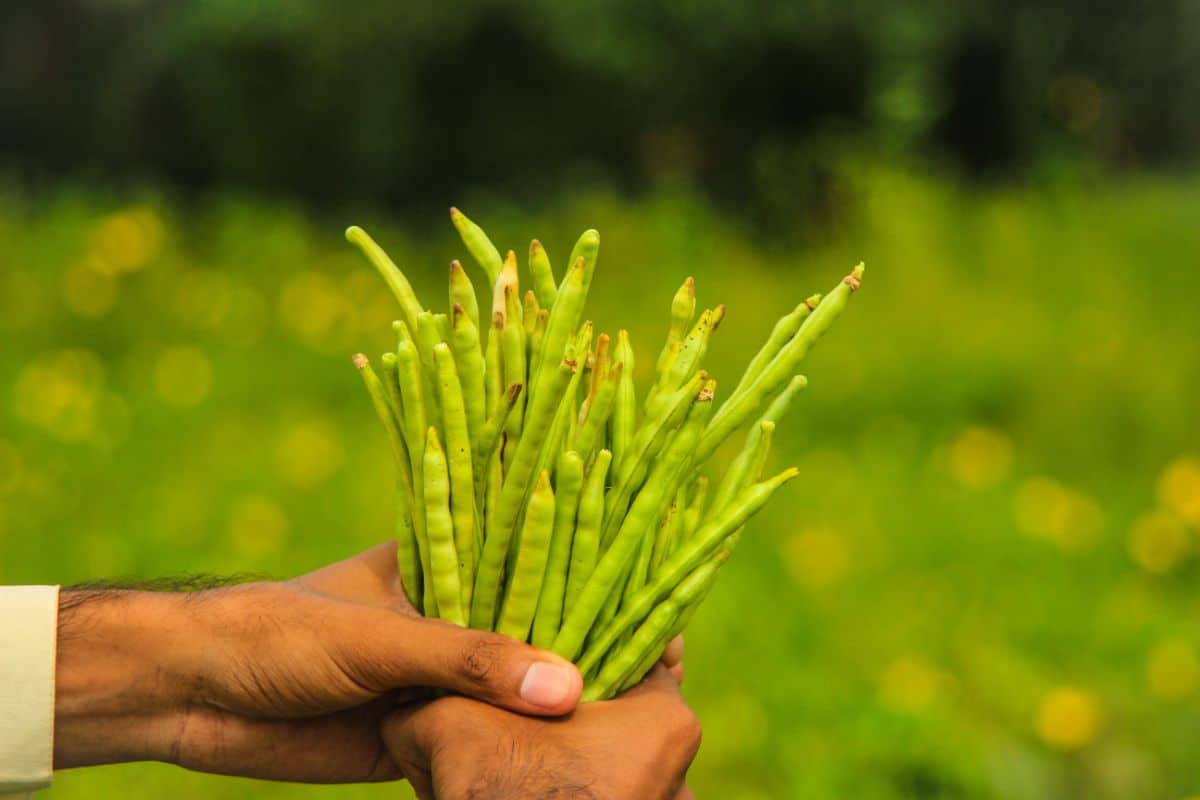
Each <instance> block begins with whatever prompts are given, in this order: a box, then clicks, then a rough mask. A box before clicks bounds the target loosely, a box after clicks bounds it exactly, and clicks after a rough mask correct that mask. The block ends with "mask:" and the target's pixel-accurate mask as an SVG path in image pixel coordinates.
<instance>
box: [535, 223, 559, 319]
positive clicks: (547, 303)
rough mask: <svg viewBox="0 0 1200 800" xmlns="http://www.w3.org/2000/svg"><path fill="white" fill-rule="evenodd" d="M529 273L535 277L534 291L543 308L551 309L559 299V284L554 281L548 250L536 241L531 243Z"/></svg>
mask: <svg viewBox="0 0 1200 800" xmlns="http://www.w3.org/2000/svg"><path fill="white" fill-rule="evenodd" d="M529 272H530V274H532V275H533V291H534V292H535V293H536V294H537V299H538V302H539V303H541V304H542V308H550V307H551V306H553V305H554V301H555V300H556V299H557V298H558V282H557V281H555V280H554V268H553V267H551V266H550V256H548V255H546V248H544V247H542V243H541V242H539V241H538V240H537V239H534V240H533V241H532V242H530V243H529Z"/></svg>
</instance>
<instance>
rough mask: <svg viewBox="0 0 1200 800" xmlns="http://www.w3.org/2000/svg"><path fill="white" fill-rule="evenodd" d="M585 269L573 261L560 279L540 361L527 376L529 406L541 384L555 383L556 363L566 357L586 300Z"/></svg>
mask: <svg viewBox="0 0 1200 800" xmlns="http://www.w3.org/2000/svg"><path fill="white" fill-rule="evenodd" d="M585 268H586V264H585V263H584V261H583V259H579V260H577V261H575V262H574V266H573V267H572V268H571V269H570V270H569V271H568V272H567V274H566V275H565V276H564V277H563V281H562V285H561V286H559V287H558V297H557V298H556V299H555V301H554V307H553V308H551V309H550V317H549V318H548V319H547V321H546V333H545V335H544V336H543V337H542V345H541V351H540V354H539V360H538V362H537V363H536V364H534V365H533V370H532V371H531V372H530V382H529V384H528V385H529V390H528V392H529V395H528V398H527V399H526V402H528V403H533V402H537V400H538V396H537V395H538V393H539V392H540V391H541V387H542V384H545V383H552V382H553V381H554V379H555V378H554V373H555V371H556V370H557V369H558V364H559V361H560V359H562V358H563V357H564V355H565V354H566V351H567V345H568V344H569V343H570V342H571V341H572V340H573V339H574V337H575V335H576V333H577V329H578V327H579V320H580V319H581V318H582V315H583V304H584V301H585V300H586V299H587V291H586V290H585V289H584V283H583V277H584V270H585Z"/></svg>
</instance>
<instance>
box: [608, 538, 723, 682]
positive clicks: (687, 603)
mask: <svg viewBox="0 0 1200 800" xmlns="http://www.w3.org/2000/svg"><path fill="white" fill-rule="evenodd" d="M727 558H729V551H728V550H722V551H720V552H718V553H717V555H715V556H713V558H712V559H710V560H709V561H708V562H705V563H704V564H702V565H700V566H699V567H697V568H696V570H697V572H698V571H701V570H704V573H703V577H701V578H700V581H699V584H700V585H698V586H696V587H695V589H688V590H685V592H686V594H685V598H686V599H681V598H674V597H672V599H674V600H675V603H676V605H678V606H679V613H678V615H676V617H675V622H674V623H673V624H672V625H671V627H670V629H669V630H668V631H667V633H666V635H665V636H662V637H661V638H660V639H659V640H658V641H656V642H655V643H654V646H653V647H651V648H650V649H648V650H647V651H646V652H645V653H644V654H643V655H642V660H641V661H639V662H638V665H637V667H636V668H635V669H634V670H633V672H631V673H629V674H628V675H626V677H625V680H623V681H622V682H621V685H620V686H619V687H618V689H617V694H620V693H621V692H624V691H626V690H628V689H630V688H631V687H633V686H634V685H635V684H637V683H638V682H640V681H641V680H642V678H644V677H646V673H647V672H649V671H650V669H651V668H652V667H653V666H654V665H655V664H656V663H658V661H659V659H661V658H662V654H663V651H665V650H666V649H667V645H669V644H670V643H671V640H672V639H674V638H675V637H676V636H678V635H679V634H681V633H683V632H684V630H686V629H687V626H688V624H689V623H690V622H691V621H692V617H694V616H695V615H696V610H697V609H698V608H700V604H701V603H703V602H704V598H705V597H707V596H708V593H709V591H710V590H711V589H712V587H713V584H714V583H716V581H717V574H718V571H717V569H707V567H708V566H709V564H710V563H711V562H712V561H713V560H717V559H719V561H720V562H724V561H725V559H727ZM694 574H695V573H693V575H694ZM684 582H685V583H690V582H691V576H688V578H687V579H685V581H684ZM680 588H683V584H680ZM671 594H672V595H674V594H675V593H674V592H672V593H671Z"/></svg>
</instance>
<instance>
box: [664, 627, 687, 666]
mask: <svg viewBox="0 0 1200 800" xmlns="http://www.w3.org/2000/svg"><path fill="white" fill-rule="evenodd" d="M662 662H663V664H665V665H666V666H667V667H668V668H670V667H673V666H675V665H676V664H679V663H682V662H683V635H682V634H680V635H679V636H676V637H675V638H674V639H672V640H671V641H670V642H668V643H667V649H666V650H663V654H662Z"/></svg>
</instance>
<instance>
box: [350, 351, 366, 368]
mask: <svg viewBox="0 0 1200 800" xmlns="http://www.w3.org/2000/svg"><path fill="white" fill-rule="evenodd" d="M350 361H351V362H352V363H353V364H354V367H355V369H366V368H367V366H368V365H370V363H371V360H370V359H369V358H367V357H366V355H364V354H363V353H355V354H354V355H352V356H350Z"/></svg>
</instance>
